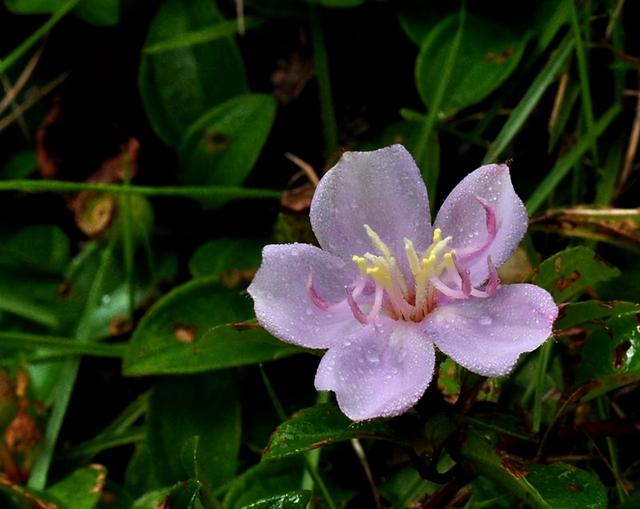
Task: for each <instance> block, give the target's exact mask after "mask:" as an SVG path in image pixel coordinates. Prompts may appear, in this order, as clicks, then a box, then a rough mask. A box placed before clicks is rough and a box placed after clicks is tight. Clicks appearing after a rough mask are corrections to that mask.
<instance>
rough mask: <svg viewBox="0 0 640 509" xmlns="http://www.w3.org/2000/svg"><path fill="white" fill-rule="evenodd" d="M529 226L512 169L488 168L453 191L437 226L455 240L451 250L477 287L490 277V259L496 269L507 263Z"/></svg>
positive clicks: (444, 204)
mask: <svg viewBox="0 0 640 509" xmlns="http://www.w3.org/2000/svg"><path fill="white" fill-rule="evenodd" d="M487 207H489V209H488V208H487ZM492 213H493V214H495V217H491V214H492ZM493 221H495V223H496V224H495V226H496V229H495V232H494V233H493V235H492V234H491V233H490V232H489V231H488V230H489V229H492V227H493ZM489 223H492V224H489ZM527 223H528V218H527V211H526V209H525V208H524V205H523V204H522V201H521V200H520V198H518V196H517V195H516V193H515V191H514V189H513V185H512V184H511V177H510V175H509V167H508V166H507V165H505V164H488V165H486V166H481V167H480V168H478V169H477V170H475V171H474V172H472V173H470V174H469V175H467V176H466V177H465V178H464V179H462V181H460V183H459V184H458V185H457V186H456V187H455V188H454V189H453V191H451V194H449V196H448V197H447V198H446V199H445V201H444V203H443V204H442V207H441V208H440V210H439V212H438V215H437V217H436V221H435V223H434V226H435V227H437V228H441V229H442V232H443V235H445V236H446V235H451V236H452V237H453V239H452V242H451V244H450V246H451V247H453V248H456V250H457V251H459V252H457V253H456V254H457V255H458V261H459V262H460V263H461V264H462V265H463V266H465V267H466V268H468V269H470V271H471V282H472V284H473V285H474V286H476V285H478V284H481V283H483V282H484V281H486V279H487V277H488V275H489V269H488V265H487V257H489V256H490V257H491V259H492V261H493V263H494V264H495V265H496V266H500V265H502V264H503V263H504V262H506V261H507V260H508V258H509V257H510V256H511V253H512V252H513V251H514V250H515V248H516V247H517V246H518V244H519V242H520V240H522V237H523V236H524V234H525V232H526V231H527ZM463 253H466V254H463Z"/></svg>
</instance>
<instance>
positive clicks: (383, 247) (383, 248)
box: [364, 224, 393, 260]
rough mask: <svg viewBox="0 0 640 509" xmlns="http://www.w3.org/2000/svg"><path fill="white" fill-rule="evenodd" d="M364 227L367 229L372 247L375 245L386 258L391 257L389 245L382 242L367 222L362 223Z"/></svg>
mask: <svg viewBox="0 0 640 509" xmlns="http://www.w3.org/2000/svg"><path fill="white" fill-rule="evenodd" d="M364 229H365V230H366V231H367V235H369V238H370V239H371V243H372V244H373V247H375V248H376V249H377V250H378V251H379V252H380V254H381V255H382V256H384V257H385V258H386V259H387V260H389V259H391V258H393V255H392V254H391V250H390V249H389V247H388V246H387V245H386V244H385V243H384V242H382V239H381V238H380V236H379V235H378V234H377V233H376V232H374V231H373V230H372V229H371V227H370V226H369V225H368V224H365V225H364Z"/></svg>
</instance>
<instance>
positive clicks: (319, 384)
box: [315, 319, 435, 421]
mask: <svg viewBox="0 0 640 509" xmlns="http://www.w3.org/2000/svg"><path fill="white" fill-rule="evenodd" d="M434 364H435V352H434V348H433V345H432V343H431V342H430V341H429V340H428V339H427V338H426V337H424V334H423V333H422V332H421V331H420V330H419V326H418V324H417V323H413V322H402V321H393V320H388V319H387V320H384V321H383V322H381V323H379V324H376V325H373V324H371V325H368V326H367V327H366V328H365V329H363V330H362V331H361V332H359V333H358V334H356V335H354V336H352V337H350V338H349V337H347V338H345V343H344V344H341V345H339V346H334V347H332V348H330V349H329V351H328V352H327V353H326V354H325V355H324V357H323V358H322V361H321V362H320V366H319V367H318V372H317V374H316V381H315V384H316V388H317V389H318V390H325V391H334V392H335V393H336V396H337V399H338V405H339V406H340V409H341V410H342V411H343V412H344V413H345V414H346V415H347V416H348V417H349V418H350V419H352V420H354V421H362V420H365V419H374V418H376V417H392V416H394V415H399V414H401V413H403V412H405V411H406V410H408V409H409V408H411V407H412V406H413V405H414V404H415V403H416V402H417V401H418V400H419V399H420V397H421V396H422V394H423V393H424V391H425V389H426V388H427V386H428V385H429V382H430V381H431V378H432V376H433V369H434Z"/></svg>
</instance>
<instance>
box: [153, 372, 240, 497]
mask: <svg viewBox="0 0 640 509" xmlns="http://www.w3.org/2000/svg"><path fill="white" fill-rule="evenodd" d="M147 426H148V431H147V443H148V446H149V457H150V460H151V463H150V466H151V468H152V469H153V470H154V474H155V478H156V479H157V481H159V482H160V483H161V485H168V484H171V483H174V482H176V481H180V480H184V479H187V478H189V477H191V476H193V475H194V474H196V475H197V476H198V480H199V482H201V483H206V484H210V485H211V486H214V487H216V488H217V487H220V486H221V485H222V484H224V483H226V482H227V481H229V480H230V479H231V478H232V477H233V474H234V473H235V471H236V469H237V467H238V451H239V449H240V430H241V426H240V391H239V384H238V381H237V377H236V375H235V373H233V372H230V371H219V372H216V373H210V374H206V375H198V376H186V377H170V378H164V379H163V380H162V381H161V382H160V383H158V384H157V385H156V387H155V389H154V391H153V394H152V396H151V401H150V408H149V418H148V424H147ZM194 437H199V438H198V439H197V441H196V443H197V450H196V451H195V452H194ZM185 451H191V457H190V461H192V462H193V464H192V465H189V464H188V463H189V461H185V459H184V457H185ZM185 463H187V464H185Z"/></svg>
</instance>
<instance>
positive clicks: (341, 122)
mask: <svg viewBox="0 0 640 509" xmlns="http://www.w3.org/2000/svg"><path fill="white" fill-rule="evenodd" d="M639 16H640V12H639V11H638V5H637V3H634V2H629V1H627V2H624V1H619V0H602V1H584V2H578V1H576V0H544V1H541V2H524V3H522V2H508V1H506V0H505V1H493V2H479V1H471V0H469V1H467V2H463V1H458V0H454V1H449V2H442V1H422V0H407V1H403V2H373V1H371V2H366V1H364V0H306V1H302V0H245V1H239V0H238V1H236V0H158V1H156V2H145V1H138V2H133V1H131V2H130V1H128V0H124V1H121V0H64V1H62V0H2V2H1V3H0V27H2V28H1V30H2V44H1V45H0V46H1V47H0V78H2V90H3V92H2V95H0V193H1V194H2V200H0V208H1V210H0V217H2V221H1V222H0V352H1V353H2V356H1V357H0V507H1V508H3V509H4V508H7V509H31V508H34V507H35V508H40V509H42V508H44V509H54V508H57V509H129V508H132V509H168V508H171V509H220V508H228V509H304V508H306V507H317V508H324V507H327V508H330V509H333V508H338V507H341V508H345V509H353V508H357V507H382V508H393V509H401V508H404V507H418V506H420V507H430V508H435V507H438V508H443V507H465V508H466V509H480V508H487V507H490V508H493V507H495V508H505V509H506V508H511V507H523V506H524V505H526V506H528V507H534V508H545V509H548V508H553V509H572V508H574V507H575V508H580V509H582V508H593V509H599V508H606V507H618V508H620V509H632V508H635V507H639V506H640V498H639V496H638V494H639V493H640V475H639V469H638V465H639V464H640V449H639V447H638V443H637V442H638V441H637V423H638V419H640V412H639V411H638V405H637V401H638V397H639V392H638V386H639V384H638V382H640V325H639V323H640V295H639V293H638V288H640V261H639V260H640V258H639V257H638V253H639V252H640V249H639V246H640V213H639V211H638V208H637V207H638V199H637V196H639V195H640V193H639V192H638V183H639V182H640V179H638V171H639V163H638V161H639V159H638V154H637V148H638V133H639V132H640V116H639V114H638V109H639V106H638V103H637V96H638V93H639V92H638V90H639V88H640V83H639V81H638V70H639V64H638V44H637V41H636V39H637V37H635V36H636V35H637V26H636V25H637V20H638V19H640V18H639ZM392 143H403V144H404V145H405V146H406V147H407V148H408V149H409V151H410V152H411V153H412V154H413V155H414V157H415V158H416V160H417V162H418V164H419V166H420V170H421V171H422V174H423V177H424V178H425V180H426V181H427V184H428V188H429V192H430V199H431V207H432V209H433V210H437V208H438V206H439V205H440V203H441V202H442V199H443V197H444V196H446V193H447V192H448V191H449V190H450V189H451V188H452V187H453V186H454V185H455V183H456V182H458V181H459V180H460V179H461V178H462V177H463V176H464V175H466V174H467V173H468V172H469V171H471V170H472V169H474V168H476V167H478V166H480V165H481V164H483V163H494V162H507V163H508V164H509V165H510V167H511V176H512V179H513V183H514V187H515V189H516V191H517V193H518V195H519V196H521V197H522V198H523V200H524V202H525V204H526V207H527V210H528V211H529V213H530V214H531V215H532V216H533V217H531V224H530V226H531V227H530V229H529V233H528V234H527V236H526V237H525V240H524V241H523V243H522V247H521V249H520V250H519V253H518V256H516V257H514V258H513V259H512V261H511V262H510V264H511V265H512V266H510V267H509V272H508V275H507V273H506V271H505V275H504V277H505V278H509V279H510V281H505V282H509V283H511V282H513V283H520V282H532V283H535V284H537V285H540V286H542V287H544V288H545V289H547V290H548V291H549V292H550V293H551V294H552V295H553V297H554V299H555V300H556V302H557V303H558V304H559V306H560V316H559V317H558V320H557V321H556V323H555V325H554V338H552V339H550V340H549V341H547V343H545V344H544V345H543V346H542V347H541V348H539V349H538V350H536V351H534V352H531V353H528V354H526V355H523V356H522V357H521V358H520V359H519V361H518V363H517V365H516V367H515V368H514V370H513V372H512V373H511V374H510V375H509V376H505V377H500V378H495V379H485V378H483V377H481V376H479V375H475V374H473V373H470V372H468V371H466V370H465V369H463V368H461V367H460V366H458V365H456V364H455V362H454V361H453V360H452V359H450V358H448V357H446V356H444V355H440V354H438V355H439V357H438V359H437V362H436V366H437V371H436V374H435V375H434V378H433V380H432V382H431V385H430V387H429V388H428V390H427V392H426V393H425V395H424V397H423V398H422V400H421V401H420V402H419V403H418V404H417V405H416V406H415V408H414V409H412V410H410V411H409V412H408V413H407V414H406V415H403V416H400V417H397V418H393V419H386V420H373V421H365V422H359V423H353V422H351V421H350V420H349V419H348V418H347V417H346V416H345V415H343V414H342V412H341V411H340V410H339V408H338V407H337V406H336V404H335V403H334V401H333V396H332V395H331V394H328V393H321V394H317V393H316V391H315V390H314V387H313V379H314V378H313V377H314V373H315V369H316V367H317V364H318V356H317V354H318V353H319V352H315V351H312V350H306V349H303V348H299V347H297V346H293V345H290V344H287V343H283V342H281V341H279V340H277V339H276V338H274V337H272V336H271V335H270V334H269V333H268V332H267V331H265V330H264V329H262V328H261V327H260V326H259V324H258V323H257V322H256V320H255V316H254V313H253V306H252V301H251V299H250V297H249V296H248V294H247V292H246V289H247V286H248V284H249V283H250V282H251V280H252V278H253V276H254V273H255V271H256V270H257V269H258V267H259V265H260V260H261V250H262V247H263V246H264V245H265V244H268V243H271V242H273V241H274V240H275V241H276V242H286V243H293V242H314V241H315V239H314V238H313V235H312V232H311V230H310V226H309V217H308V213H309V205H310V200H311V196H312V193H313V188H314V182H315V180H316V179H315V177H319V176H321V175H322V173H323V171H324V169H325V168H328V167H330V166H331V165H332V164H333V163H334V162H335V161H336V160H337V159H338V157H339V156H340V153H341V152H342V151H343V150H372V149H376V148H380V147H383V146H386V145H389V144H392ZM285 154H286V156H287V157H288V159H287V158H285ZM314 173H315V175H314ZM398 199H402V197H398ZM278 200H279V201H278ZM381 213H382V214H384V213H385V211H384V210H382V211H381Z"/></svg>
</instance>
